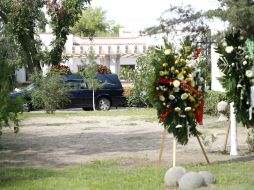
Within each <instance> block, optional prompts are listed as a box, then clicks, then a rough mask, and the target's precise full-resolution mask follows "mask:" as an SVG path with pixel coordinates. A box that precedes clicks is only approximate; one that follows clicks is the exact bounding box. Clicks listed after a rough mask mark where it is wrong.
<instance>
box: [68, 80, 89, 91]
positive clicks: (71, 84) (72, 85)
mask: <svg viewBox="0 0 254 190" xmlns="http://www.w3.org/2000/svg"><path fill="white" fill-rule="evenodd" d="M83 84H84V83H83V82H82V81H79V80H71V81H67V82H66V87H67V88H68V89H69V90H80V89H84V88H86V86H84V85H83Z"/></svg>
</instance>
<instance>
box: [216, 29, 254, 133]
mask: <svg viewBox="0 0 254 190" xmlns="http://www.w3.org/2000/svg"><path fill="white" fill-rule="evenodd" d="M246 40H247V39H245V38H244V37H243V36H242V35H241V32H240V31H239V30H232V31H230V32H228V33H227V34H226V36H225V41H224V42H223V43H221V44H219V45H218V48H217V50H216V51H217V53H219V54H220V55H221V57H220V58H219V60H218V63H217V64H218V67H219V69H220V70H221V72H222V73H223V74H224V75H223V76H222V77H221V78H220V79H219V80H220V82H221V84H222V86H223V87H224V88H225V89H226V96H227V99H228V101H229V102H234V107H235V113H236V120H237V122H242V124H243V125H244V126H246V127H247V128H249V127H251V126H252V125H253V122H254V119H253V118H254V117H253V116H251V117H249V113H251V114H252V111H251V112H249V110H250V99H251V95H250V87H251V86H252V85H253V82H254V77H253V71H252V67H253V63H254V62H253V59H251V56H250V53H249V52H248V49H247V47H246Z"/></svg>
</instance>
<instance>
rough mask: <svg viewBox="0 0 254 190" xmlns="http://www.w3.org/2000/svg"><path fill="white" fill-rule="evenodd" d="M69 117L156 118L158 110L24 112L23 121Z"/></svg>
mask: <svg viewBox="0 0 254 190" xmlns="http://www.w3.org/2000/svg"><path fill="white" fill-rule="evenodd" d="M68 116H70V117H71V116H84V117H85V116H154V117H156V116H157V114H156V110H155V109H153V108H139V109H119V110H118V109H115V110H110V111H56V112H55V113H54V114H46V113H45V112H43V111H42V112H38V111H35V112H24V113H23V115H21V119H26V118H30V117H68Z"/></svg>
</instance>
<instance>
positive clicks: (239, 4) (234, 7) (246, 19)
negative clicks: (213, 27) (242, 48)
mask: <svg viewBox="0 0 254 190" xmlns="http://www.w3.org/2000/svg"><path fill="white" fill-rule="evenodd" d="M218 2H219V3H220V6H219V7H218V8H217V9H215V10H209V11H207V12H205V13H203V16H205V17H207V18H216V17H217V18H220V19H221V20H222V21H228V22H229V24H230V26H231V27H235V28H237V29H241V31H242V35H243V36H244V37H245V38H249V39H253V38H254V20H253V17H254V1H253V0H218Z"/></svg>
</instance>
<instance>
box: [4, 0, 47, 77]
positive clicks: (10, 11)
mask: <svg viewBox="0 0 254 190" xmlns="http://www.w3.org/2000/svg"><path fill="white" fill-rule="evenodd" d="M45 2H46V1H44V0H41V1H37V0H31V1H17V0H12V1H9V0H0V18H1V21H2V22H3V24H4V29H5V31H6V33H8V35H9V36H10V37H12V38H13V39H14V40H15V41H16V43H17V45H19V46H20V51H19V53H20V54H22V57H23V60H22V64H23V65H26V68H27V69H28V71H29V72H32V70H33V69H34V68H37V69H39V68H40V58H41V55H39V45H40V41H39V40H38V39H37V38H36V26H37V23H39V22H41V21H42V20H43V13H42V11H41V8H42V7H43V5H44V4H45Z"/></svg>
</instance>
